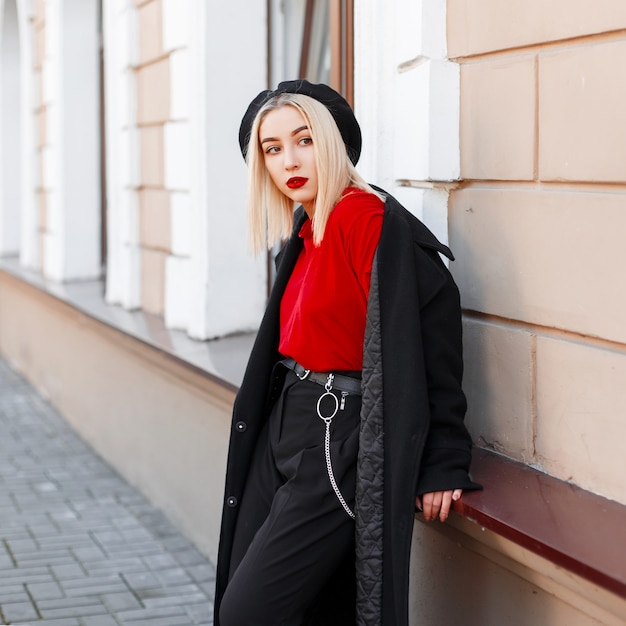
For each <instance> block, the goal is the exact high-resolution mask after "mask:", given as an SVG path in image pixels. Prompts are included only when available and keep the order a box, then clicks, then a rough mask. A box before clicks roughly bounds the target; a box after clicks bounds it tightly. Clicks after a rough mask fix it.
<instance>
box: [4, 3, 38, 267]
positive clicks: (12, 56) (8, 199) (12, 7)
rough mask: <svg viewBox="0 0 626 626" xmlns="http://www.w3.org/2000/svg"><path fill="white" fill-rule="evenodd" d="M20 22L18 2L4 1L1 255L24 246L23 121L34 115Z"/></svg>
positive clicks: (16, 250)
mask: <svg viewBox="0 0 626 626" xmlns="http://www.w3.org/2000/svg"><path fill="white" fill-rule="evenodd" d="M18 21H19V18H18V10H17V5H16V3H15V0H5V1H4V2H0V255H4V254H16V253H17V252H18V251H19V247H20V221H21V220H20V203H21V193H22V189H21V186H20V178H21V167H22V166H23V163H22V158H21V152H22V150H23V147H24V144H23V141H22V137H21V129H22V126H23V124H22V123H21V121H22V120H21V118H22V117H23V116H29V115H30V113H29V111H28V109H27V108H26V107H25V106H24V103H23V102H22V100H21V98H22V95H23V94H22V93H21V90H20V80H21V77H22V75H23V73H24V71H23V66H24V59H23V57H22V53H21V52H22V50H21V49H22V48H23V46H21V45H20V44H21V36H20V28H19V25H18ZM31 67H32V66H31ZM31 121H32V118H31Z"/></svg>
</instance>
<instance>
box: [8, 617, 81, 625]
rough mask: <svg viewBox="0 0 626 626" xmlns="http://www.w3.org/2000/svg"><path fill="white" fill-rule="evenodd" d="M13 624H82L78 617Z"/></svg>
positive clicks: (15, 623)
mask: <svg viewBox="0 0 626 626" xmlns="http://www.w3.org/2000/svg"><path fill="white" fill-rule="evenodd" d="M12 626H81V624H80V623H79V621H78V620H77V619H67V618H63V619H46V620H40V621H37V622H13V625H12Z"/></svg>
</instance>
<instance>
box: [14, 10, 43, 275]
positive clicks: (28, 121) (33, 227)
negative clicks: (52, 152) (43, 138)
mask: <svg viewBox="0 0 626 626" xmlns="http://www.w3.org/2000/svg"><path fill="white" fill-rule="evenodd" d="M17 15H18V26H19V33H20V59H21V71H20V72H21V78H20V94H21V106H22V112H23V114H22V116H21V118H20V124H21V129H20V140H21V150H20V158H21V179H20V206H21V227H20V263H21V264H22V265H23V266H24V267H27V268H30V269H34V268H39V267H40V266H41V265H40V263H41V260H40V256H41V240H40V233H39V205H38V203H37V202H36V198H35V167H36V165H35V164H36V141H35V120H34V112H35V97H36V82H35V72H34V69H33V65H34V62H33V27H32V20H33V3H32V0H17Z"/></svg>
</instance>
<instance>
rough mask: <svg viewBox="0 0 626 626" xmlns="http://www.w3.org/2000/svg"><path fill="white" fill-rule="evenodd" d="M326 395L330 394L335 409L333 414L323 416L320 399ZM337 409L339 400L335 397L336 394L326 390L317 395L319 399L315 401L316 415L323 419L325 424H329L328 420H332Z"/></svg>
mask: <svg viewBox="0 0 626 626" xmlns="http://www.w3.org/2000/svg"><path fill="white" fill-rule="evenodd" d="M326 396H330V397H331V398H332V399H333V400H334V401H335V410H334V411H333V414H332V415H329V416H328V417H324V416H323V415H322V412H321V410H320V407H321V404H322V400H323V399H324V398H325V397H326ZM337 411H339V400H338V399H337V396H336V395H335V394H334V393H331V392H330V391H327V392H326V393H323V394H322V395H321V396H320V397H319V400H318V401H317V415H318V416H319V418H320V419H322V420H324V421H325V422H326V423H327V424H330V422H331V421H332V419H333V417H335V415H337Z"/></svg>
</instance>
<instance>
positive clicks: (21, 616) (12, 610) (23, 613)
mask: <svg viewBox="0 0 626 626" xmlns="http://www.w3.org/2000/svg"><path fill="white" fill-rule="evenodd" d="M2 614H3V615H4V619H5V621H7V622H9V623H11V622H18V621H19V622H22V621H25V620H38V619H39V614H38V613H37V610H36V609H35V607H34V606H33V603H32V602H7V603H5V604H3V605H2Z"/></svg>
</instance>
